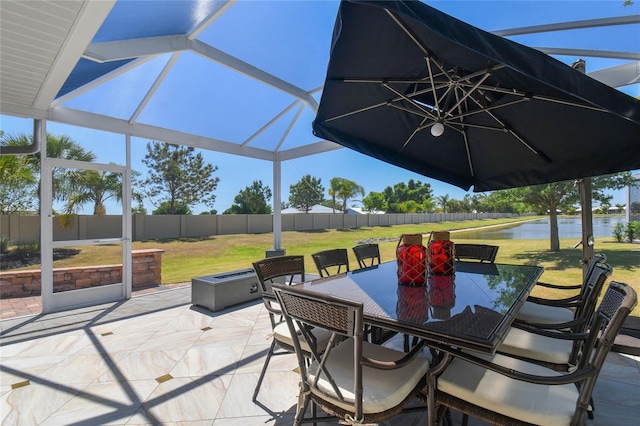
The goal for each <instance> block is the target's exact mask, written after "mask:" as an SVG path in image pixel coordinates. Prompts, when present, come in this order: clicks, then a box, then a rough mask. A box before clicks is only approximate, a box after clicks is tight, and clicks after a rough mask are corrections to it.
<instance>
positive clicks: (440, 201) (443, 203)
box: [436, 194, 449, 213]
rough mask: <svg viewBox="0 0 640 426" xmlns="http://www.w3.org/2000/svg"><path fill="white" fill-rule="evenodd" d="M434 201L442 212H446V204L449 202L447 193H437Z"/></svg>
mask: <svg viewBox="0 0 640 426" xmlns="http://www.w3.org/2000/svg"><path fill="white" fill-rule="evenodd" d="M436 202H437V203H438V205H440V207H442V213H446V212H447V204H449V194H444V195H439V196H437V197H436Z"/></svg>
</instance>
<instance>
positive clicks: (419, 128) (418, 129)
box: [402, 118, 427, 149]
mask: <svg viewBox="0 0 640 426" xmlns="http://www.w3.org/2000/svg"><path fill="white" fill-rule="evenodd" d="M425 121H427V119H426V118H425V119H424V120H422V123H420V125H419V126H418V127H416V129H415V130H414V131H413V133H411V136H409V137H408V138H407V140H406V141H405V142H404V144H403V145H402V149H404V147H406V146H407V144H408V143H409V142H411V139H413V137H414V136H415V135H416V134H417V133H418V132H419V131H420V130H422V126H423V125H424V122H425Z"/></svg>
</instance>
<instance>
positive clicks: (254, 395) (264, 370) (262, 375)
mask: <svg viewBox="0 0 640 426" xmlns="http://www.w3.org/2000/svg"><path fill="white" fill-rule="evenodd" d="M275 347H276V341H275V339H273V340H271V347H270V348H269V352H268V353H267V359H266V360H265V361H264V365H263V366H262V371H261V372H260V378H259V379H258V383H257V384H256V388H255V390H254V391H253V399H252V401H253V402H256V399H257V398H258V392H260V386H262V380H263V379H264V375H265V373H266V372H267V366H268V365H269V360H271V356H272V355H273V351H274V350H275Z"/></svg>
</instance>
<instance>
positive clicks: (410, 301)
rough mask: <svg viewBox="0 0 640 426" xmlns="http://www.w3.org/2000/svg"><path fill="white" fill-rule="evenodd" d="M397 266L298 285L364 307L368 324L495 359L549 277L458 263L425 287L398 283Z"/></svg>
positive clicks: (529, 270)
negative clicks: (538, 285)
mask: <svg viewBox="0 0 640 426" xmlns="http://www.w3.org/2000/svg"><path fill="white" fill-rule="evenodd" d="M397 271H398V266H397V263H396V262H394V261H392V262H386V263H382V264H380V265H378V266H374V267H371V268H366V269H360V270H356V271H352V272H349V273H346V274H339V275H335V276H331V277H325V278H320V279H317V280H313V281H308V282H304V283H300V284H296V285H295V286H294V287H295V288H298V289H301V290H303V291H304V292H310V293H318V294H322V295H326V294H328V295H332V296H337V297H341V298H344V299H350V300H355V301H359V302H362V303H363V310H364V320H365V323H367V324H370V325H374V326H378V327H382V328H385V329H388V330H391V331H396V332H399V333H404V334H409V335H413V336H417V337H419V338H423V339H426V340H427V343H428V342H435V343H440V344H444V345H448V346H456V347H458V348H461V349H473V350H477V351H482V352H487V353H493V352H495V350H496V348H497V347H498V345H499V344H500V342H501V341H502V340H503V338H504V336H505V334H506V332H507V331H508V328H509V326H510V325H511V323H512V322H513V319H514V318H515V315H516V314H517V312H518V310H519V309H520V307H521V306H522V303H523V302H524V300H525V299H526V298H527V296H528V295H529V292H530V291H531V289H532V288H533V286H534V285H535V283H536V282H537V280H538V278H539V277H540V275H541V274H542V272H543V268H542V267H539V266H530V265H506V264H497V263H495V264H487V263H472V262H456V264H455V273H454V274H453V275H432V276H429V277H428V280H427V284H426V285H424V286H422V287H411V286H405V285H401V284H399V283H398V276H397Z"/></svg>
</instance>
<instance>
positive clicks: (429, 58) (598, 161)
mask: <svg viewBox="0 0 640 426" xmlns="http://www.w3.org/2000/svg"><path fill="white" fill-rule="evenodd" d="M314 132H315V133H316V134H317V135H318V136H320V137H322V138H325V139H328V140H332V141H335V142H338V143H339V144H341V145H344V146H347V147H349V148H352V149H355V150H356V151H359V152H362V153H364V154H367V155H370V156H373V157H375V158H378V159H380V160H383V161H386V162H388V163H392V164H395V165H398V166H400V167H403V168H405V169H409V170H412V171H414V172H417V173H420V174H423V175H425V176H430V177H433V178H436V179H438V180H442V181H444V182H448V183H450V184H453V185H456V186H458V187H460V188H463V189H466V190H468V189H469V188H470V187H471V186H473V188H474V191H476V192H479V191H487V190H495V189H504V188H512V187H518V186H526V185H533V184H541V183H547V182H554V181H559V180H567V179H575V178H580V177H586V176H598V175H602V174H607V173H614V172H619V171H624V170H632V169H636V168H640V143H638V141H639V140H640V102H639V101H637V100H635V99H633V98H632V97H630V96H628V95H626V94H624V93H621V92H619V91H618V90H615V89H613V88H611V87H609V86H606V85H604V84H602V83H600V82H598V81H596V80H594V79H592V78H590V77H588V76H586V75H584V74H582V73H581V72H579V71H577V70H574V69H572V68H571V67H569V66H567V65H565V64H563V63H561V62H559V61H557V60H555V59H553V58H551V57H550V56H548V55H546V54H544V53H542V52H540V51H537V50H534V49H531V48H528V47H526V46H522V45H520V44H517V43H515V42H512V41H510V40H507V39H504V38H501V37H499V36H496V35H493V34H490V33H487V32H484V31H482V30H480V29H478V28H475V27H473V26H471V25H468V24H466V23H464V22H462V21H459V20H457V19H455V18H452V17H450V16H448V15H446V14H443V13H441V12H439V11H437V10H436V9H433V8H431V7H429V6H427V5H425V4H423V3H420V2H382V1H375V2H358V1H356V2H343V3H342V4H341V6H340V9H339V15H338V19H337V21H336V27H335V30H334V36H333V41H332V48H331V58H330V62H329V66H328V70H327V78H326V82H325V86H324V90H323V94H322V99H321V102H320V106H319V110H318V114H317V117H316V120H315V122H314Z"/></svg>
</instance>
